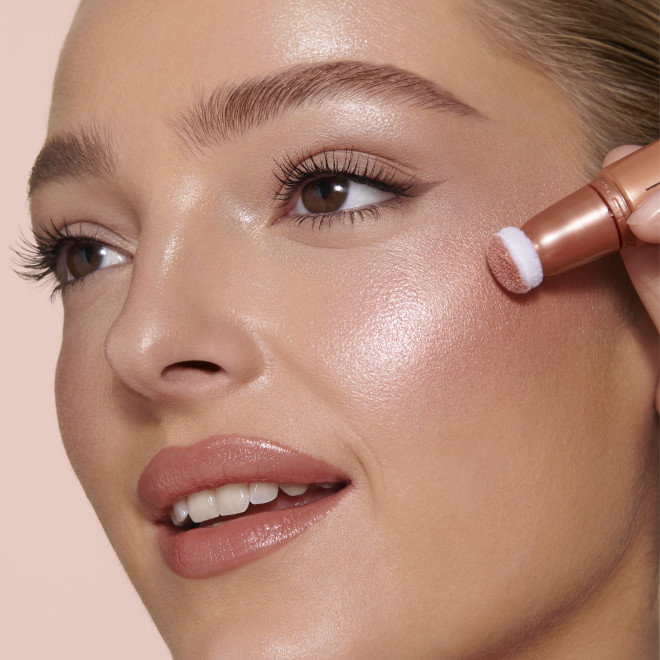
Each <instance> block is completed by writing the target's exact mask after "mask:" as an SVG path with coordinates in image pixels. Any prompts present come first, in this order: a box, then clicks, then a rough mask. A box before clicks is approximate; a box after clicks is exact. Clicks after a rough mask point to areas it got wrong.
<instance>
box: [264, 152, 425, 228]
mask: <svg viewBox="0 0 660 660" xmlns="http://www.w3.org/2000/svg"><path fill="white" fill-rule="evenodd" d="M276 165H277V168H278V170H279V172H274V173H273V174H274V175H275V177H276V178H277V180H278V181H279V182H280V185H281V189H280V191H279V192H278V193H277V195H276V199H277V201H278V202H279V203H280V206H286V205H287V204H288V203H289V202H290V201H291V200H292V199H293V197H294V195H295V194H296V193H297V192H298V189H299V188H300V186H301V184H302V183H304V182H306V181H310V180H312V179H316V178H319V177H321V176H327V175H329V174H330V175H334V176H343V177H346V178H347V179H350V180H351V181H355V182H356V183H365V184H368V185H370V186H373V187H374V188H378V189H379V190H384V191H386V192H392V193H395V194H397V195H400V196H402V197H406V196H408V195H407V193H408V191H409V190H410V188H411V187H412V185H413V177H412V176H410V177H409V178H408V179H406V180H405V181H402V182H398V181H396V177H397V172H396V171H395V170H394V169H392V168H388V167H387V166H386V165H385V164H384V163H382V162H378V161H375V160H373V159H369V158H367V159H366V160H365V159H360V158H358V157H356V154H355V151H354V150H353V149H349V150H347V151H340V152H338V151H323V152H321V153H319V154H316V155H312V154H311V153H310V152H306V153H303V154H301V157H299V158H293V157H291V156H286V157H285V159H284V161H283V162H281V163H277V162H276ZM363 210H364V209H363ZM356 211H357V209H356ZM324 215H328V216H329V215H330V214H324ZM300 217H301V218H306V217H308V216H300ZM350 220H351V222H353V221H354V217H351V218H350Z"/></svg>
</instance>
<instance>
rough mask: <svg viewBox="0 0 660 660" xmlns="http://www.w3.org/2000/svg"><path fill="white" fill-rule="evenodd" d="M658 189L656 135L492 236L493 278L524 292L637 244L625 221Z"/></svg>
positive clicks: (659, 144) (659, 147) (659, 170)
mask: <svg viewBox="0 0 660 660" xmlns="http://www.w3.org/2000/svg"><path fill="white" fill-rule="evenodd" d="M658 188H660V140H656V141H655V142H652V143H651V144H649V145H647V146H646V147H644V148H642V149H639V150H638V151H635V152H634V153H632V154H630V155H628V156H626V157H625V158H622V159H621V160H617V161H616V162H615V163H612V164H611V165H608V166H607V167H604V168H603V169H602V170H601V171H600V173H599V175H598V177H597V178H596V179H594V180H593V181H591V182H590V183H588V184H587V185H586V186H584V187H583V188H580V189H579V190H577V191H576V192H574V193H571V194H570V195H568V196H567V197H564V199H562V200H560V201H559V202H557V203H556V204H553V205H552V206H550V207H549V208H547V209H545V211H541V213H539V214H538V215H535V216H534V217H533V218H531V219H530V220H528V221H527V222H526V223H525V224H524V225H523V226H522V228H521V229H518V228H517V227H505V228H504V229H502V230H501V231H499V232H498V233H497V234H494V235H493V236H491V238H490V241H489V242H488V249H487V252H486V256H487V259H488V265H489V266H490V269H491V271H492V273H493V275H494V276H495V279H496V280H497V281H498V282H499V283H500V284H501V285H502V286H503V287H504V288H505V289H508V290H509V291H512V292H513V293H527V292H528V291H529V290H531V289H533V288H534V287H537V286H538V285H539V284H541V282H542V280H543V276H544V275H556V274H558V273H563V272H564V271H565V270H570V269H571V268H575V267H577V266H581V265H582V264H586V263H588V262H590V261H593V260H595V259H598V258H600V257H603V256H605V255H606V254H610V253H611V252H616V251H617V250H621V249H623V248H625V247H629V246H633V245H642V244H643V242H642V241H640V240H639V239H637V238H636V237H635V235H634V234H633V233H632V232H631V231H630V229H629V228H628V224H627V220H628V218H629V217H630V215H631V214H632V212H633V211H634V210H635V209H636V208H637V207H638V206H639V205H640V204H641V203H642V202H643V201H644V199H646V197H648V195H649V194H651V192H652V191H653V190H657V189H658Z"/></svg>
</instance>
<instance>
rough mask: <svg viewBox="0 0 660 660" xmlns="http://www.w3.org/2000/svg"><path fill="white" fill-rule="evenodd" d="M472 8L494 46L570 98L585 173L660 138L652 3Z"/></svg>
mask: <svg viewBox="0 0 660 660" xmlns="http://www.w3.org/2000/svg"><path fill="white" fill-rule="evenodd" d="M471 8H473V11H471V14H472V16H473V19H474V20H476V21H477V23H478V25H479V26H480V27H481V29H482V31H483V32H484V34H485V35H486V36H487V38H488V39H489V40H490V41H492V42H493V43H494V45H495V46H496V47H497V46H499V47H500V48H503V49H504V50H505V51H506V52H508V53H509V54H511V55H513V56H514V57H516V58H522V59H524V60H525V61H526V62H528V63H529V62H530V60H531V62H532V65H535V66H536V67H537V68H539V69H540V70H542V71H543V72H544V73H545V74H546V75H548V76H549V77H550V78H551V79H553V80H554V82H555V83H556V84H557V85H558V86H559V87H560V88H562V89H563V90H564V92H565V93H566V94H567V96H568V97H569V99H570V101H571V103H572V105H573V107H574V110H575V111H576V115H577V117H578V120H579V121H580V122H582V124H583V127H584V130H585V133H586V135H587V136H588V143H589V151H590V152H589V153H587V154H585V157H586V160H587V163H588V166H589V167H590V168H592V169H593V170H595V171H597V170H598V169H599V167H600V161H601V159H602V157H603V156H604V155H605V153H606V152H607V151H609V150H610V149H611V148H613V147H615V146H617V145H619V144H646V143H648V142H651V141H653V140H656V139H658V125H659V123H660V119H659V117H658V110H659V104H660V99H659V87H660V80H659V71H658V69H659V67H658V49H659V45H658V23H659V20H658V9H659V7H658V1H657V0H472V5H471ZM474 9H476V11H474Z"/></svg>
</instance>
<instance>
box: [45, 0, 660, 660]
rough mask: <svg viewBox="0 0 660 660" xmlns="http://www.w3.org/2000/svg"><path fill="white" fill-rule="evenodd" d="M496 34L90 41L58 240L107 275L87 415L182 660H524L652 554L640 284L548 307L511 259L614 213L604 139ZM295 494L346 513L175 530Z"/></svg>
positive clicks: (357, 32) (336, 25)
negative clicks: (590, 144) (586, 197)
mask: <svg viewBox="0 0 660 660" xmlns="http://www.w3.org/2000/svg"><path fill="white" fill-rule="evenodd" d="M467 9H468V8H467V6H466V3H465V2H460V0H451V1H446V2H434V1H432V0H428V1H423V0H419V1H415V2H406V3H402V2H401V1H400V0H396V1H392V2H390V1H386V2H383V1H382V0H381V1H379V2H365V1H361V2H351V1H349V0H346V1H344V0H335V1H334V2H331V3H327V2H322V1H320V0H296V1H291V2H270V1H268V0H261V1H258V0H252V1H251V2H249V3H246V2H241V1H239V0H236V1H235V2H234V1H226V2H222V3H219V2H211V1H210V0H196V1H195V2H181V1H180V0H177V1H174V0H161V1H159V2H140V3H135V2H129V1H128V0H112V2H110V1H102V0H98V1H95V0H88V1H87V2H84V3H83V5H82V7H81V9H80V11H79V14H78V16H77V19H76V22H75V23H74V26H73V29H72V32H71V34H70V37H69V39H68V41H67V44H66V46H65V49H64V53H63V57H62V60H61V62H60V68H59V72H58V76H57V79H56V85H55V92H54V98H53V107H52V113H51V118H50V124H49V140H50V141H51V142H50V144H51V147H50V149H49V151H48V153H47V154H46V155H45V156H44V157H43V158H42V159H41V167H40V170H39V172H38V173H37V174H38V176H37V174H35V178H34V180H33V183H34V192H33V215H34V222H35V226H36V227H40V226H45V227H46V228H50V229H51V230H52V227H51V221H52V223H53V225H54V226H55V227H56V228H58V229H63V228H64V226H65V223H66V226H68V232H70V234H72V235H73V236H74V237H77V236H86V237H91V238H90V239H89V240H95V241H98V242H100V243H103V244H105V245H106V246H108V248H107V249H106V252H105V255H104V254H101V253H100V252H99V248H98V247H97V246H96V245H95V244H93V243H91V244H88V245H87V246H84V245H83V246H81V245H80V244H78V243H74V244H71V243H69V246H70V247H68V248H67V249H66V251H65V255H64V257H63V258H62V259H61V260H60V272H61V273H63V274H67V273H68V276H76V275H86V277H85V278H84V281H79V282H73V283H71V284H70V285H69V286H67V287H66V289H65V291H64V293H63V300H64V307H65V323H64V332H63V341H62V350H61V355H60V361H59V367H58V373H57V401H58V410H59V415H60V420H61V428H62V434H63V438H64V442H65V445H66V448H67V451H68V454H69V456H70V459H71V462H72V464H73V466H74V469H75V470H76V473H77V474H78V476H79V478H80V480H81V482H82V484H83V486H84V488H85V491H86V493H87V495H88V496H89V499H90V500H91V502H92V504H93V506H94V508H95V509H96V511H97V513H98V516H99V518H100V520H101V522H102V524H103V526H104V528H105V530H106V532H107V534H108V536H109V538H110V541H111V542H112V544H113V546H114V547H115V549H116V551H117V553H118V554H119V557H120V559H121V561H122V562H123V564H124V566H125V568H126V570H127V571H128V574H129V575H130V577H131V579H132V581H133V582H134V584H135V586H136V587H137V589H138V591H139V593H140V595H141V597H142V598H143V600H144V602H145V604H146V606H147V607H148V609H149V610H150V612H151V614H152V615H153V617H154V619H155V621H156V623H157V625H158V627H159V629H160V631H161V633H162V634H163V635H164V637H165V639H166V641H167V643H168V644H169V645H170V648H171V649H172V651H173V652H174V654H175V656H178V657H184V658H207V657H214V654H218V655H220V654H221V652H224V654H225V655H226V657H244V656H245V657H257V656H260V655H261V654H263V655H264V656H267V657H295V658H302V657H310V658H313V657H321V655H323V654H326V653H327V652H328V650H329V649H331V654H332V657H351V658H355V657H447V658H453V657H459V656H460V657H467V656H469V655H470V654H471V653H477V651H482V652H485V650H487V649H491V650H492V649H495V648H507V647H510V646H511V645H513V644H514V643H515V642H516V641H517V640H519V638H521V637H522V636H523V635H527V636H528V637H534V636H535V631H540V630H542V629H544V628H547V626H548V624H549V622H552V621H554V620H555V619H556V615H557V613H558V612H559V611H564V612H566V611H568V612H570V611H571V608H572V607H573V605H574V604H575V603H577V602H583V601H584V600H585V598H586V595H587V594H589V593H591V592H592V590H593V588H594V585H597V584H599V583H600V582H601V581H604V580H606V579H607V576H608V575H610V573H611V569H612V567H613V566H615V565H617V563H619V562H620V561H622V560H621V557H622V556H624V554H625V551H626V549H627V548H629V547H631V546H632V545H633V544H634V542H635V530H634V529H632V528H631V525H630V523H629V520H630V518H631V515H632V512H634V511H635V510H636V509H637V508H638V507H639V503H640V498H641V495H639V493H640V492H641V491H642V490H643V489H641V488H640V487H639V485H640V483H641V482H642V481H643V479H644V467H643V446H644V442H645V441H646V440H647V439H648V437H649V432H650V424H651V416H650V414H647V412H646V410H647V408H646V407H644V406H642V405H641V404H639V403H634V402H633V396H632V395H631V394H630V389H631V388H630V384H631V383H632V382H634V383H635V387H639V388H643V387H646V386H647V384H648V382H649V381H650V379H651V374H650V373H649V371H650V370H649V368H648V367H647V366H646V364H647V362H646V360H647V358H648V356H647V355H645V353H644V348H643V346H644V341H643V337H642V335H643V332H641V331H640V330H639V329H637V330H635V332H633V330H632V329H631V321H630V320H629V319H630V316H629V315H628V316H626V315H625V314H624V313H623V312H622V311H621V309H620V304H619V301H620V300H622V299H623V298H624V297H625V296H629V295H631V294H630V291H629V290H628V288H627V285H626V284H625V282H624V278H623V275H622V274H621V272H620V271H619V266H618V262H617V261H606V262H601V263H599V264H597V265H595V266H591V267H587V268H584V269H582V270H580V271H576V272H573V273H571V274H570V275H566V276H560V277H556V278H554V279H553V280H552V281H551V282H547V283H546V284H544V285H543V287H541V289H540V290H539V291H538V293H534V294H531V295H528V296H527V297H525V298H524V299H523V298H516V297H513V296H510V295H507V294H505V293H504V292H503V291H502V290H501V289H500V288H498V286H497V285H496V284H495V283H494V281H493V279H492V278H491V276H490V275H489V272H488V270H487V267H486V265H485V259H484V245H485V242H486V240H487V238H488V236H489V235H490V234H491V233H492V232H493V231H495V230H497V229H499V228H500V227H501V226H504V225H511V224H520V223H522V222H523V221H524V220H525V219H526V218H527V217H528V216H529V215H531V214H532V213H534V212H536V211H538V210H540V209H541V208H543V207H544V206H545V205H547V204H548V203H549V202H551V201H554V200H556V199H558V198H559V197H561V196H563V195H564V194H566V193H567V192H569V191H570V190H572V189H573V188H574V187H575V186H576V185H578V184H581V183H582V182H583V179H584V174H583V172H584V171H585V168H586V164H585V163H582V162H580V157H579V154H580V153H581V149H582V147H583V146H584V144H585V141H584V136H583V135H582V134H581V132H580V129H579V127H578V124H577V122H576V121H575V118H574V116H573V114H572V111H571V109H570V108H569V105H568V103H567V102H566V100H565V98H564V97H563V96H562V94H561V93H560V92H559V91H558V89H557V88H556V87H554V86H553V85H552V84H551V83H550V82H549V81H548V80H547V79H546V78H544V77H543V76H542V75H540V74H538V73H536V72H534V71H533V70H532V69H531V68H528V67H527V66H525V65H523V64H518V63H515V62H514V61H513V60H509V59H507V58H506V57H505V56H504V55H503V54H502V53H500V52H498V51H496V50H494V49H493V47H492V46H491V45H489V44H488V43H486V41H485V40H484V37H483V35H482V34H481V33H480V32H478V31H477V29H476V27H475V25H474V24H473V22H472V18H471V16H470V15H469V13H468V11H467ZM394 67H395V68H394ZM396 69H401V70H404V72H405V73H402V72H400V71H397V70H396ZM417 77H420V78H419V79H417ZM591 165H592V164H589V166H591ZM351 209H353V212H351ZM354 209H358V210H354ZM67 264H68V265H67ZM106 266H107V267H106ZM67 268H68V270H67ZM610 280H614V281H616V280H618V281H620V282H621V284H620V285H618V289H617V288H616V287H614V286H613V285H612V283H611V281H610ZM633 378H635V380H634V381H633ZM638 383H639V385H638ZM632 389H635V388H632ZM647 389H649V390H650V387H648V388H647ZM636 391H637V390H636ZM173 447H176V448H184V449H176V450H173V449H171V448H173ZM167 448H170V449H167ZM152 460H153V461H154V462H152ZM283 481H290V482H294V483H302V484H307V483H318V482H329V483H333V484H335V486H334V487H333V488H331V489H323V488H319V487H310V488H308V490H307V492H306V493H305V494H304V495H302V496H299V498H296V497H291V498H287V497H285V496H283V495H280V496H278V499H277V500H275V502H276V504H271V505H261V507H262V508H261V509H259V508H258V507H255V506H252V507H251V508H250V509H249V510H248V511H247V512H246V514H244V515H243V516H240V517H238V518H236V519H230V520H229V521H228V522H225V524H224V525H222V526H218V527H210V526H205V527H204V528H203V529H190V528H189V527H190V525H189V524H186V525H185V526H184V527H183V528H176V527H174V525H172V524H171V523H169V522H166V521H165V519H167V520H169V515H168V514H169V511H170V509H171V507H172V506H173V505H174V503H175V501H177V500H179V499H182V498H183V497H184V496H186V495H188V494H192V493H195V492H198V491H202V490H204V489H210V488H215V487H220V486H224V485H226V484H228V483H236V482H241V483H248V482H252V483H256V482H275V483H277V482H283ZM344 484H346V485H345V487H343V488H341V486H343V485H344ZM257 490H258V488H257ZM192 506H193V505H191V509H192ZM194 506H201V504H200V503H199V502H197V504H196V505H194ZM260 511H261V512H260ZM259 512H260V513H259ZM214 522H215V521H214ZM223 657H224V656H223ZM470 657H472V656H470Z"/></svg>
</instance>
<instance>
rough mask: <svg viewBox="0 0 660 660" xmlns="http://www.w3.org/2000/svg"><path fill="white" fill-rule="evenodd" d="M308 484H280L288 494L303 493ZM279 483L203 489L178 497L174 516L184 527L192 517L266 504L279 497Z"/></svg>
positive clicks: (196, 519) (207, 517) (197, 519)
mask: <svg viewBox="0 0 660 660" xmlns="http://www.w3.org/2000/svg"><path fill="white" fill-rule="evenodd" d="M307 486H308V484H279V489H281V490H282V491H284V492H285V493H286V494H287V495H290V496H296V495H302V494H303V493H304V492H305V491H306V490H307ZM277 491H278V484H274V483H262V482H257V483H252V484H226V485H225V486H220V488H216V489H215V490H202V491H200V492H199V493H192V494H191V495H188V496H187V497H182V498H181V499H180V500H177V501H176V502H175V503H174V506H173V507H172V511H171V512H170V517H171V518H172V522H173V523H174V524H175V525H178V526H181V525H183V523H184V522H185V521H186V518H187V517H188V516H190V519H191V520H192V521H193V522H195V523H201V522H204V521H205V520H211V519H213V518H217V517H218V516H232V515H234V514H237V513H243V511H245V510H246V509H247V508H248V506H249V505H250V504H265V503H266V502H272V501H273V500H274V499H275V498H276V497H277Z"/></svg>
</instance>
